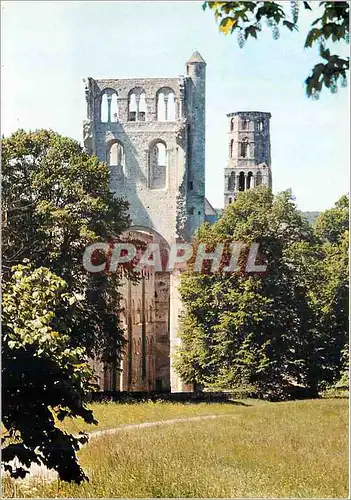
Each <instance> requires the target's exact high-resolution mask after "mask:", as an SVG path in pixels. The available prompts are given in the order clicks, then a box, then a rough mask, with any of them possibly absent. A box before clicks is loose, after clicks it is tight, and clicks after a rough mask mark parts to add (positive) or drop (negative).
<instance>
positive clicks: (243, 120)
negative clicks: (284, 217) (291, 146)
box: [224, 111, 272, 206]
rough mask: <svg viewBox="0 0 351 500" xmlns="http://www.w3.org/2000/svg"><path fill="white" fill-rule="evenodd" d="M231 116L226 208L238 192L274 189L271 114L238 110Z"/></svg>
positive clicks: (229, 119) (225, 193) (229, 123)
mask: <svg viewBox="0 0 351 500" xmlns="http://www.w3.org/2000/svg"><path fill="white" fill-rule="evenodd" d="M227 117H228V163H227V167H226V168H225V174H224V175H225V179H224V206H227V205H229V204H230V203H232V202H233V201H234V200H235V198H236V195H237V193H238V192H239V191H246V190H247V189H252V188H254V187H256V186H259V185H260V184H265V185H267V186H269V188H270V189H272V173H271V145H270V133H269V120H270V117H271V114H270V113H264V112H261V111H237V112H235V113H229V114H228V115H227Z"/></svg>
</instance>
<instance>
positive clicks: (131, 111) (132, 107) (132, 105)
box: [128, 94, 137, 122]
mask: <svg viewBox="0 0 351 500" xmlns="http://www.w3.org/2000/svg"><path fill="white" fill-rule="evenodd" d="M136 118H137V104H136V97H135V94H131V95H130V96H129V103H128V120H129V121H130V122H136Z"/></svg>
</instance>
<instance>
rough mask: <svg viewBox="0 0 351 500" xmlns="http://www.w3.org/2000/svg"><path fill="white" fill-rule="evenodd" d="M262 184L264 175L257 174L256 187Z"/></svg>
mask: <svg viewBox="0 0 351 500" xmlns="http://www.w3.org/2000/svg"><path fill="white" fill-rule="evenodd" d="M261 184H262V174H261V172H260V171H258V172H257V174H256V186H260V185H261Z"/></svg>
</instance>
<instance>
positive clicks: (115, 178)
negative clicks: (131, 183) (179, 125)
mask: <svg viewBox="0 0 351 500" xmlns="http://www.w3.org/2000/svg"><path fill="white" fill-rule="evenodd" d="M148 156H149V187H150V188H151V189H163V188H165V187H166V181H167V164H168V160H167V157H168V155H167V146H166V143H165V142H164V141H162V140H160V139H157V140H156V141H153V142H152V143H151V144H150V147H149V154H148ZM106 161H107V163H108V166H109V168H110V176H111V182H110V184H111V190H112V191H116V190H117V188H118V183H119V182H121V181H122V179H123V177H124V175H125V166H126V161H125V152H124V147H123V144H122V143H121V142H120V141H117V140H115V141H114V142H113V143H112V144H111V145H110V147H109V150H108V151H107V158H106Z"/></svg>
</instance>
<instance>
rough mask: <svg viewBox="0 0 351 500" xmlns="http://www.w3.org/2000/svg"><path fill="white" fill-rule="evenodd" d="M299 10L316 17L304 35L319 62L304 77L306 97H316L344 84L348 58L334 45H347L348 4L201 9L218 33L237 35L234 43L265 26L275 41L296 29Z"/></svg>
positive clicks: (248, 4) (294, 0)
mask: <svg viewBox="0 0 351 500" xmlns="http://www.w3.org/2000/svg"><path fill="white" fill-rule="evenodd" d="M300 7H302V8H303V9H307V10H310V11H315V10H316V18H315V20H314V21H313V22H312V24H311V27H310V29H309V31H308V33H307V35H306V41H305V48H309V47H313V46H317V47H318V49H319V55H320V58H321V60H320V62H318V63H317V64H315V66H314V67H313V68H312V71H311V74H310V75H309V76H308V77H307V78H306V80H305V84H306V93H307V95H308V96H309V97H310V96H313V97H316V98H317V97H318V96H319V93H320V91H321V90H322V89H323V87H326V88H329V89H330V90H331V91H332V92H336V91H337V87H338V85H341V86H345V85H346V77H347V73H348V69H349V58H348V57H345V56H341V55H340V46H339V45H338V42H345V43H349V2H341V1H336V2H325V1H322V2H302V1H298V0H292V1H290V2H250V1H243V2H208V1H206V2H204V3H203V8H204V9H206V8H210V9H211V10H213V12H214V15H215V18H216V21H217V22H218V24H219V30H220V31H221V32H223V33H225V34H226V35H228V34H232V33H234V32H235V33H237V36H238V43H239V46H240V47H243V46H244V44H245V41H246V40H247V39H248V38H250V37H252V38H257V37H258V35H259V33H260V32H261V31H262V30H263V25H264V24H267V26H268V28H269V29H271V30H272V34H273V38H275V39H278V38H279V30H280V29H288V30H290V31H294V30H298V29H299V10H300Z"/></svg>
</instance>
